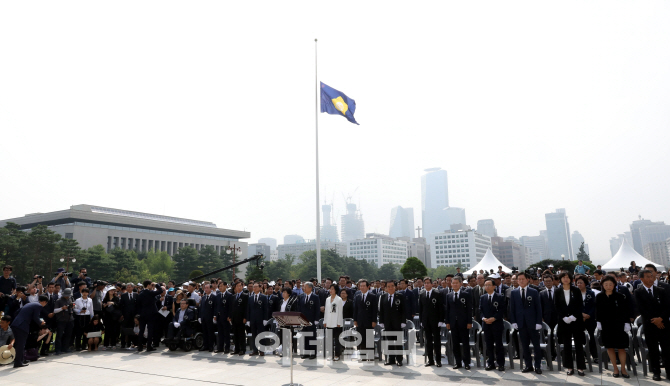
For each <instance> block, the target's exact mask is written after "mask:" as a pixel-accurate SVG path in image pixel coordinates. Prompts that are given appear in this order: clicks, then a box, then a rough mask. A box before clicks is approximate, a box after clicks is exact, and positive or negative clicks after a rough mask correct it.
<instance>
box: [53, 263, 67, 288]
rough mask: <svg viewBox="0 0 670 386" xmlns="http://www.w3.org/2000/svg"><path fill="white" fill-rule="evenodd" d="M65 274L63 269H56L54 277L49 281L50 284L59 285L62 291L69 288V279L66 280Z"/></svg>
mask: <svg viewBox="0 0 670 386" xmlns="http://www.w3.org/2000/svg"><path fill="white" fill-rule="evenodd" d="M66 273H67V272H65V268H58V271H57V272H56V274H55V277H54V278H53V279H51V282H52V283H54V284H55V283H58V284H60V288H62V289H65V288H70V279H68V275H66Z"/></svg>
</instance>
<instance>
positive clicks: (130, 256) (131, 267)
mask: <svg viewBox="0 0 670 386" xmlns="http://www.w3.org/2000/svg"><path fill="white" fill-rule="evenodd" d="M110 254H111V258H112V261H113V262H114V263H115V268H116V271H121V270H122V269H124V268H125V269H127V270H128V271H130V272H131V273H132V274H133V275H136V276H137V275H138V274H139V271H140V269H139V260H137V253H135V251H132V250H124V249H121V248H114V249H113V250H112V252H111V253H110Z"/></svg>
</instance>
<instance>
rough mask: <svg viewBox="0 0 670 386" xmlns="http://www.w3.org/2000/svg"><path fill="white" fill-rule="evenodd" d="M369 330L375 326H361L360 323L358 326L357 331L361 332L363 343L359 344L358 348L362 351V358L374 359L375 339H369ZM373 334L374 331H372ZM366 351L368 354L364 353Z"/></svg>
mask: <svg viewBox="0 0 670 386" xmlns="http://www.w3.org/2000/svg"><path fill="white" fill-rule="evenodd" d="M369 330H374V328H372V327H369V328H365V327H361V326H360V325H359V326H358V327H356V331H358V333H359V334H361V338H362V340H361V344H360V345H359V346H358V350H359V351H361V359H374V358H375V354H374V351H375V350H374V348H375V342H374V339H373V340H372V341H371V340H369V339H368V331H369ZM371 334H372V333H371ZM364 353H368V356H365V355H363V354H364Z"/></svg>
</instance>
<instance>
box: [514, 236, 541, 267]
mask: <svg viewBox="0 0 670 386" xmlns="http://www.w3.org/2000/svg"><path fill="white" fill-rule="evenodd" d="M519 243H520V244H521V245H523V246H525V247H526V248H528V253H529V257H528V261H529V265H531V264H535V263H537V262H540V261H542V260H544V259H547V254H548V251H547V239H546V238H545V237H544V236H542V235H539V236H521V237H520V238H519Z"/></svg>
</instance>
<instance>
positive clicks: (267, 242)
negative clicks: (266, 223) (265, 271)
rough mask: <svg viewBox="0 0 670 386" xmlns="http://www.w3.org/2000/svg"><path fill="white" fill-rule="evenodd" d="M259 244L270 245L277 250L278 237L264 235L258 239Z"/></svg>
mask: <svg viewBox="0 0 670 386" xmlns="http://www.w3.org/2000/svg"><path fill="white" fill-rule="evenodd" d="M258 244H265V245H269V246H270V250H272V251H275V250H277V239H273V238H272V237H263V238H262V239H258Z"/></svg>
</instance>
